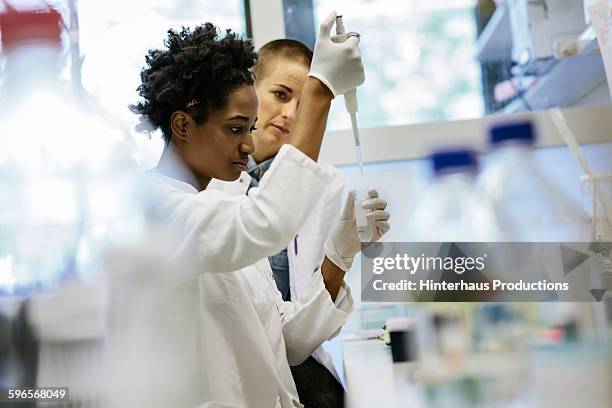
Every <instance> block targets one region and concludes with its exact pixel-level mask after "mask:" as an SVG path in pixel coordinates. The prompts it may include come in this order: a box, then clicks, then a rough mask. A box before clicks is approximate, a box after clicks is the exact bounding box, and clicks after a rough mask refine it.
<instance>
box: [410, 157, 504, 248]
mask: <svg viewBox="0 0 612 408" xmlns="http://www.w3.org/2000/svg"><path fill="white" fill-rule="evenodd" d="M431 163H432V167H433V172H434V182H433V184H432V185H431V187H430V188H429V189H428V190H427V191H426V192H425V194H424V196H423V197H422V198H421V200H420V202H419V203H418V204H417V208H416V209H415V211H414V213H413V215H412V218H411V221H410V228H409V229H408V231H409V233H410V236H409V238H410V240H411V241H421V242H426V241H430V242H461V241H464V242H495V241H498V240H499V239H500V236H501V233H500V230H499V228H498V227H497V221H496V219H495V214H494V213H493V209H492V207H491V206H490V203H489V202H488V201H487V200H486V198H485V197H484V196H482V194H479V193H478V191H477V190H476V175H477V169H478V165H477V160H476V155H475V153H474V152H473V151H471V150H469V149H453V150H440V151H438V152H436V153H434V154H432V156H431Z"/></svg>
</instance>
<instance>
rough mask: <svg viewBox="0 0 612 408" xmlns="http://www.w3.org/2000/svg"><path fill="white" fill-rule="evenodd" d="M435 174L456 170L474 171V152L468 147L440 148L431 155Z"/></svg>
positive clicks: (476, 162)
mask: <svg viewBox="0 0 612 408" xmlns="http://www.w3.org/2000/svg"><path fill="white" fill-rule="evenodd" d="M431 162H432V164H433V170H434V172H435V173H436V174H440V173H447V172H448V173H452V172H456V171H466V170H468V171H474V170H476V169H477V167H478V161H477V159H476V154H475V153H474V152H473V151H472V150H469V149H461V150H440V151H437V152H435V153H433V154H432V155H431Z"/></svg>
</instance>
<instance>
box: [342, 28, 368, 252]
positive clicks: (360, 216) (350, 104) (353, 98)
mask: <svg viewBox="0 0 612 408" xmlns="http://www.w3.org/2000/svg"><path fill="white" fill-rule="evenodd" d="M336 35H337V36H338V37H339V41H343V40H345V39H346V38H347V36H348V35H351V34H350V33H348V34H347V33H346V29H345V28H344V21H343V20H342V16H336ZM344 104H345V106H346V111H347V112H348V113H349V115H350V117H351V128H352V130H353V140H354V142H355V153H356V155H357V164H358V165H359V173H360V174H361V177H362V178H363V156H362V152H361V142H360V140H359V126H358V125H357V109H358V104H357V88H353V89H351V90H350V91H348V92H346V93H345V94H344ZM356 192H357V193H356V194H355V220H356V222H357V236H358V237H359V239H360V240H361V241H362V242H367V240H368V235H369V233H368V230H367V226H368V223H367V221H366V218H365V210H364V209H363V208H362V207H361V202H362V201H363V200H365V199H366V198H367V190H366V189H365V187H364V185H363V184H361V185H360V187H359V188H358V189H357V190H356Z"/></svg>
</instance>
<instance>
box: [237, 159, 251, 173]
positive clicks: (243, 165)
mask: <svg viewBox="0 0 612 408" xmlns="http://www.w3.org/2000/svg"><path fill="white" fill-rule="evenodd" d="M247 163H248V161H247V160H244V161H235V162H233V164H234V166H235V167H237V168H238V169H240V171H246V170H247Z"/></svg>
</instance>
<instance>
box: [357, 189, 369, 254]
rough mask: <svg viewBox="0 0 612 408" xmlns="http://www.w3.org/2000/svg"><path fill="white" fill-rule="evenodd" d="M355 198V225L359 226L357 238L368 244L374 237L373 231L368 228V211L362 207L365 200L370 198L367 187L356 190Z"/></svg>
mask: <svg viewBox="0 0 612 408" xmlns="http://www.w3.org/2000/svg"><path fill="white" fill-rule="evenodd" d="M353 197H354V198H355V223H356V225H357V236H358V237H359V239H360V240H361V242H367V241H368V238H369V237H370V236H371V235H372V231H370V230H369V228H368V220H367V218H366V210H365V209H364V208H363V207H362V206H361V204H362V203H363V201H364V200H366V199H367V198H368V192H367V190H366V189H365V187H363V186H362V187H360V188H358V189H357V190H355V194H354V196H353Z"/></svg>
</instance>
